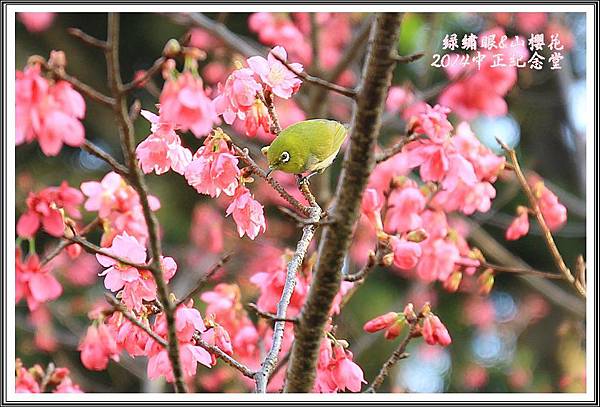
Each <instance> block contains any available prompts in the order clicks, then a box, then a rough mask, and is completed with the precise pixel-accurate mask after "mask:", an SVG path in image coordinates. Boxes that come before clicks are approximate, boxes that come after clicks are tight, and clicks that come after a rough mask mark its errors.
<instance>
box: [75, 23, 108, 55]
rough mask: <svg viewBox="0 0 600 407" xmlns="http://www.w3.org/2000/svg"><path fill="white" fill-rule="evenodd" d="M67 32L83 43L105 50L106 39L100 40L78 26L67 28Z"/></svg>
mask: <svg viewBox="0 0 600 407" xmlns="http://www.w3.org/2000/svg"><path fill="white" fill-rule="evenodd" d="M67 32H68V33H69V34H70V35H72V36H73V37H75V38H79V39H80V40H81V41H82V42H83V43H85V44H87V45H89V46H92V47H95V48H99V49H101V50H102V51H106V41H102V40H100V39H98V38H96V37H93V36H91V35H89V34H86V33H85V32H83V31H82V30H80V29H79V28H74V27H71V28H67Z"/></svg>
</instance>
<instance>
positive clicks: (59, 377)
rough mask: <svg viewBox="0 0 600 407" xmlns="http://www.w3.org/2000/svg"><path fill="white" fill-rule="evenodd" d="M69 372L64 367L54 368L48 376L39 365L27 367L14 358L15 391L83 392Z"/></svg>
mask: <svg viewBox="0 0 600 407" xmlns="http://www.w3.org/2000/svg"><path fill="white" fill-rule="evenodd" d="M70 374H71V372H70V371H69V369H67V368H66V367H57V368H55V369H54V370H53V371H52V373H51V374H50V376H49V377H46V372H45V371H44V369H43V368H42V367H41V366H40V365H34V366H33V367H31V368H29V369H27V368H25V367H24V366H23V363H22V362H21V360H20V359H17V360H16V378H15V392H17V393H41V392H42V391H44V392H49V389H50V388H53V390H52V393H83V391H82V390H81V389H80V388H79V386H78V385H77V384H75V383H73V380H72V379H71V376H70Z"/></svg>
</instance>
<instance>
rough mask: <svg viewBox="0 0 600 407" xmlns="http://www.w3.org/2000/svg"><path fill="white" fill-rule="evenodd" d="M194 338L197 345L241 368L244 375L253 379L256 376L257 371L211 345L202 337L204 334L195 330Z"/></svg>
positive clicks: (236, 367)
mask: <svg viewBox="0 0 600 407" xmlns="http://www.w3.org/2000/svg"><path fill="white" fill-rule="evenodd" d="M193 340H194V342H195V343H196V345H198V346H201V347H203V348H204V349H206V350H207V351H209V352H210V353H212V354H214V355H215V356H218V357H219V358H221V360H223V362H225V363H227V364H228V365H229V366H231V367H233V368H235V369H237V370H239V371H240V372H241V373H242V374H243V375H244V376H246V377H249V378H251V379H253V378H254V375H255V374H256V372H255V371H253V370H252V369H250V368H249V367H248V366H246V365H244V364H243V363H241V362H238V361H237V360H235V359H234V358H232V357H231V356H229V355H228V354H227V353H225V352H224V351H223V350H221V349H220V348H219V347H218V346H214V345H211V344H209V343H208V342H206V341H204V339H202V336H201V334H200V332H199V331H196V332H194V336H193Z"/></svg>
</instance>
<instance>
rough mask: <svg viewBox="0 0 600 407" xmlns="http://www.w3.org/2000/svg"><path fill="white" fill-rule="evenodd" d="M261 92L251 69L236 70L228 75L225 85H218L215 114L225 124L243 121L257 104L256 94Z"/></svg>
mask: <svg viewBox="0 0 600 407" xmlns="http://www.w3.org/2000/svg"><path fill="white" fill-rule="evenodd" d="M261 91H262V86H261V85H260V84H259V83H258V82H257V81H256V79H255V77H254V71H253V70H252V69H249V68H239V69H236V70H235V71H233V72H232V73H231V74H230V75H229V77H228V78H227V81H225V85H221V84H219V87H218V93H219V95H218V96H217V97H216V98H215V99H214V103H215V109H216V112H217V114H219V115H223V120H225V123H227V124H233V122H234V121H235V120H236V119H239V120H241V121H245V120H246V116H247V112H248V111H249V110H251V109H252V108H253V106H254V104H255V103H257V94H258V93H259V92H261ZM259 102H260V101H259ZM263 106H264V105H263Z"/></svg>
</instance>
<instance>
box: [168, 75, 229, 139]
mask: <svg viewBox="0 0 600 407" xmlns="http://www.w3.org/2000/svg"><path fill="white" fill-rule="evenodd" d="M159 112H160V117H161V119H163V120H164V121H165V122H167V123H172V124H174V125H175V126H177V128H179V129H181V130H182V131H188V130H191V132H192V133H194V135H195V136H196V137H198V138H199V137H202V136H205V135H207V134H208V133H209V132H210V131H211V130H212V127H213V125H214V124H217V123H218V122H219V119H218V117H217V114H216V112H215V107H214V104H213V102H212V101H211V100H210V98H209V97H208V96H207V95H206V92H205V90H204V84H203V82H202V79H200V77H199V76H197V75H196V76H195V75H194V74H192V72H189V71H185V72H183V73H181V74H180V75H178V76H177V78H176V79H173V78H172V77H169V78H168V79H167V81H166V82H165V84H164V87H163V89H162V92H161V94H160V110H159Z"/></svg>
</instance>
